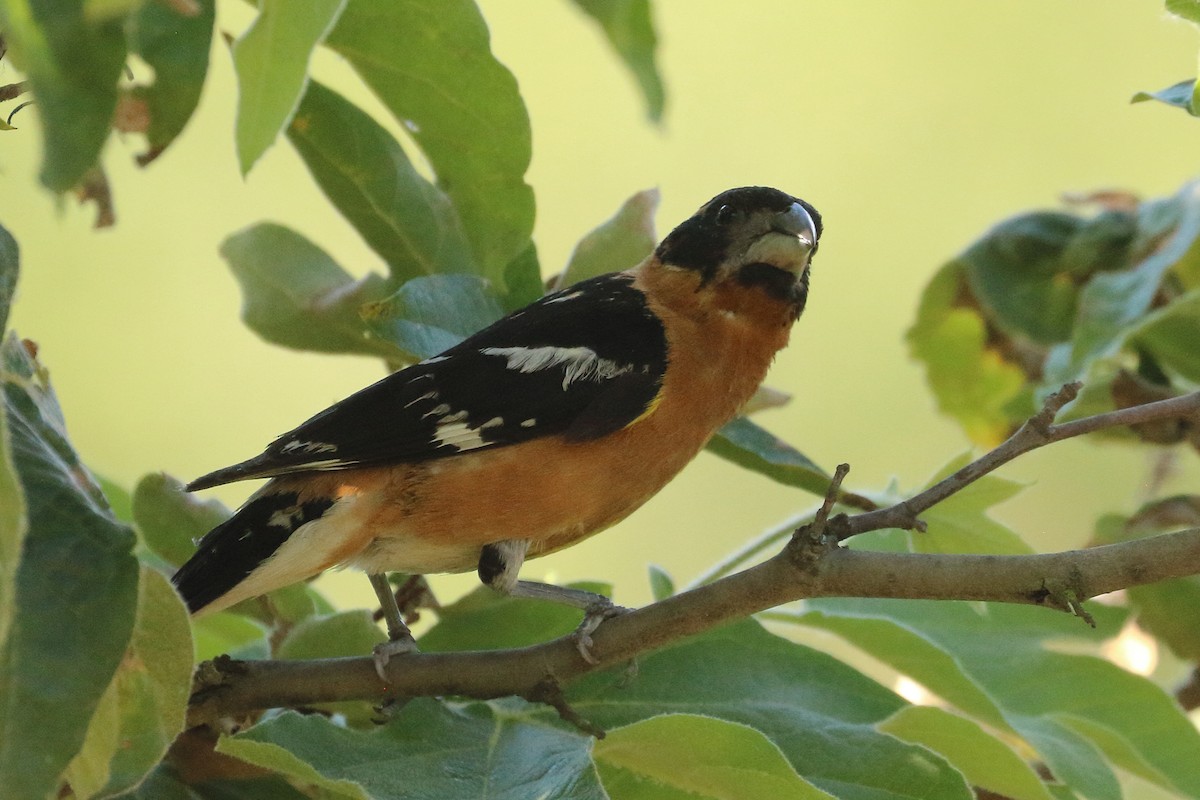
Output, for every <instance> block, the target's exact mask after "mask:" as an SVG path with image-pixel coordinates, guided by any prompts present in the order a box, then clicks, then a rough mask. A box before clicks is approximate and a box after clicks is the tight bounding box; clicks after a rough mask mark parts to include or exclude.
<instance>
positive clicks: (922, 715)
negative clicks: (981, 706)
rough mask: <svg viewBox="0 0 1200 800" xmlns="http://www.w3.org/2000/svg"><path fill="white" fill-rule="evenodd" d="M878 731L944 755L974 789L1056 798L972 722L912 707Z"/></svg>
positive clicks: (1022, 799) (1021, 799) (1019, 797)
mask: <svg viewBox="0 0 1200 800" xmlns="http://www.w3.org/2000/svg"><path fill="white" fill-rule="evenodd" d="M879 729H880V730H881V731H884V732H885V733H890V734H892V735H893V736H895V737H897V738H899V739H903V740H904V741H906V742H912V743H913V744H919V745H923V746H924V747H928V748H929V749H930V750H932V751H934V752H935V753H939V754H941V755H942V756H944V757H945V758H946V760H947V761H949V762H950V763H951V764H953V765H954V766H955V767H957V768H958V769H959V770H960V771H961V772H962V773H963V775H964V776H966V779H967V780H968V781H970V783H971V785H972V786H978V787H980V788H983V789H988V790H990V791H992V792H995V793H996V794H998V795H1003V796H1004V797H1009V798H1012V800H1053V797H1052V795H1051V794H1050V792H1049V790H1048V789H1047V788H1046V784H1044V783H1042V780H1041V778H1039V777H1038V774H1037V773H1036V772H1035V771H1034V770H1033V768H1032V767H1031V766H1030V765H1029V764H1027V763H1026V762H1025V760H1024V759H1023V758H1021V756H1019V755H1018V754H1017V753H1016V752H1015V751H1014V750H1013V749H1012V747H1010V746H1009V745H1008V744H1006V743H1005V742H1003V741H1002V740H1000V739H998V738H997V737H995V736H993V735H991V734H990V733H988V732H987V731H985V730H984V729H983V728H982V727H980V726H979V724H978V723H977V722H974V721H973V720H969V719H966V718H965V717H960V716H958V715H957V714H953V713H951V712H949V711H945V710H943V709H940V708H936V707H933V706H908V707H907V708H902V709H900V710H899V711H897V712H896V714H895V715H893V716H892V717H891V718H889V719H887V720H885V721H884V722H883V723H882V724H881V725H880V726H879Z"/></svg>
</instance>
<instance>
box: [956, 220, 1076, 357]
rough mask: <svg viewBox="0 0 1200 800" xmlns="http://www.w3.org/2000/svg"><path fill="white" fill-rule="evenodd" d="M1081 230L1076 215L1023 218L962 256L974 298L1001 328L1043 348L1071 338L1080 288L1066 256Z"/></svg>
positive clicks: (994, 232) (998, 229) (1007, 222)
mask: <svg viewBox="0 0 1200 800" xmlns="http://www.w3.org/2000/svg"><path fill="white" fill-rule="evenodd" d="M1082 227H1083V220H1081V219H1080V218H1079V217H1076V216H1073V215H1071V214H1063V213H1059V212H1037V213H1032V214H1022V215H1021V216H1019V217H1014V218H1012V219H1009V220H1005V221H1004V222H1001V223H1000V224H999V225H997V226H995V227H994V228H992V229H991V230H990V231H988V232H987V234H985V235H984V237H983V238H982V239H980V240H979V241H978V242H976V243H975V244H973V245H971V246H970V247H968V248H967V250H966V252H964V253H963V254H962V255H961V256H959V258H958V261H959V263H960V264H961V265H962V269H963V274H964V275H965V276H966V279H967V283H968V284H969V285H970V287H971V291H972V293H973V294H974V295H975V297H976V298H977V299H978V300H979V302H981V303H982V304H983V305H984V307H985V308H986V309H987V310H988V316H989V317H990V318H991V319H992V320H993V321H994V322H995V323H996V324H997V325H998V326H999V327H1001V328H1003V329H1004V330H1005V331H1007V332H1008V333H1010V334H1017V335H1021V336H1025V337H1028V338H1029V339H1032V340H1033V341H1035V342H1039V343H1041V344H1052V343H1054V342H1061V341H1064V340H1066V339H1067V338H1069V337H1070V335H1071V321H1072V320H1073V319H1074V318H1075V304H1076V302H1077V298H1078V289H1077V288H1076V286H1075V284H1074V282H1073V281H1072V280H1071V279H1070V275H1069V274H1068V273H1067V271H1066V270H1065V269H1064V265H1063V264H1062V257H1063V253H1064V251H1065V250H1066V247H1067V245H1068V243H1069V242H1070V240H1071V238H1072V237H1074V236H1075V235H1076V234H1077V233H1078V232H1079V231H1080V229H1081V228H1082Z"/></svg>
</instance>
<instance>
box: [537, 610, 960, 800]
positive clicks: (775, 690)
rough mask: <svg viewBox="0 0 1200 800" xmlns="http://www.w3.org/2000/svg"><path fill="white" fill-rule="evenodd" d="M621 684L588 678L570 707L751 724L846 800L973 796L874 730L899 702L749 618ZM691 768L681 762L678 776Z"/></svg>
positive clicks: (642, 661) (587, 712) (600, 719)
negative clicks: (665, 714) (666, 714)
mask: <svg viewBox="0 0 1200 800" xmlns="http://www.w3.org/2000/svg"><path fill="white" fill-rule="evenodd" d="M617 680H618V677H617V676H614V675H612V674H592V675H588V676H586V677H584V678H582V679H581V680H580V681H578V682H576V683H573V684H571V686H569V687H568V690H567V701H568V702H569V703H570V704H571V707H572V708H573V709H575V711H577V712H578V713H579V714H581V715H582V716H583V717H585V718H586V719H588V720H589V721H591V722H593V723H595V724H598V725H600V726H602V727H604V728H606V729H613V728H617V727H620V726H624V725H630V724H632V723H635V722H639V721H641V720H645V719H649V718H651V717H657V716H659V715H661V714H664V713H674V714H698V715H703V716H707V717H713V718H716V719H722V720H725V721H727V722H733V723H740V724H742V725H747V726H750V727H751V728H753V729H755V730H758V731H761V732H762V733H763V734H764V735H765V736H766V737H767V738H768V739H769V740H770V741H771V742H773V743H774V744H775V745H776V746H777V747H779V749H780V750H781V751H782V753H783V754H784V756H785V757H786V758H787V760H788V762H789V763H790V764H791V766H792V768H793V769H794V770H796V772H798V773H799V774H800V775H801V776H802V777H803V778H804V779H805V780H807V781H808V782H809V783H811V784H813V785H815V786H816V787H818V788H820V789H821V790H823V791H825V792H828V793H829V794H832V795H834V796H835V797H838V798H843V799H844V800H885V799H891V798H911V799H913V800H915V799H916V798H922V800H935V798H962V799H963V800H967V798H970V797H971V792H970V790H969V788H968V787H967V786H966V784H965V783H964V782H963V779H962V777H961V776H960V775H959V774H958V773H957V772H956V771H955V770H954V769H952V768H951V767H950V766H949V765H948V764H947V763H946V762H945V761H943V760H942V759H941V758H940V757H939V756H936V755H934V754H932V753H930V752H929V751H927V750H925V749H924V748H922V747H917V746H914V745H909V744H906V743H903V742H900V741H899V740H897V739H895V738H894V737H892V736H890V735H887V734H883V733H880V732H879V731H878V730H877V729H876V726H877V725H878V724H879V723H881V722H883V721H884V720H885V719H887V718H889V717H891V716H892V715H893V714H895V713H896V712H897V711H898V710H899V709H900V708H902V707H903V706H904V705H905V703H904V701H903V700H901V699H900V698H899V697H897V696H896V695H895V694H893V693H892V692H890V691H889V690H887V689H885V688H883V687H882V686H880V685H879V684H877V683H875V682H874V681H872V680H870V679H868V678H866V677H865V676H863V675H862V674H860V673H858V672H856V671H855V670H854V669H853V668H851V667H849V666H847V665H846V664H845V663H843V662H841V661H838V660H836V659H834V658H832V657H831V656H828V655H825V654H824V653H820V652H817V651H816V650H812V649H810V648H808V647H804V646H802V645H798V644H794V643H792V642H788V641H786V640H785V639H782V638H780V637H778V636H774V635H772V634H770V633H768V632H766V631H765V630H763V628H762V627H761V626H760V625H759V624H758V623H756V622H754V621H751V620H745V621H742V622H737V623H734V624H732V625H728V626H725V627H723V628H719V629H717V630H715V631H711V632H709V633H706V634H703V635H701V636H698V637H695V638H692V639H688V640H686V641H685V642H683V643H680V644H678V645H674V646H672V647H669V648H666V649H664V650H660V651H657V652H654V653H651V654H650V655H647V656H645V657H643V658H639V660H638V675H637V678H636V680H634V681H632V682H631V683H629V684H628V685H622V686H616V685H614V684H615V683H616V682H617ZM538 713H540V714H542V715H547V714H551V713H552V712H547V711H540V712H538ZM693 766H694V764H693V763H692V762H690V761H685V762H682V763H680V764H679V770H680V771H681V772H686V771H687V770H690V769H692V768H693Z"/></svg>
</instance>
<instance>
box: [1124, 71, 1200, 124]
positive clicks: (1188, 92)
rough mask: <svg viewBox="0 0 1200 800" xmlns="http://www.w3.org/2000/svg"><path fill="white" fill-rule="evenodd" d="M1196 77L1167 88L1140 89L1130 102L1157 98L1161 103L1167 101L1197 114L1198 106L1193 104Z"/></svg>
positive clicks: (1142, 101)
mask: <svg viewBox="0 0 1200 800" xmlns="http://www.w3.org/2000/svg"><path fill="white" fill-rule="evenodd" d="M1195 84H1196V79H1195V78H1188V79H1187V80H1181V82H1180V83H1176V84H1171V85H1170V86H1168V88H1166V89H1159V90H1158V91H1139V92H1138V94H1135V95H1134V96H1133V97H1132V98H1130V100H1129V102H1130V103H1144V102H1146V101H1147V100H1157V101H1158V102H1160V103H1166V104H1168V106H1174V107H1175V108H1182V109H1183V110H1186V112H1187V113H1188V114H1192V115H1193V116H1196V107H1195V106H1193V104H1192V94H1193V91H1194V88H1195Z"/></svg>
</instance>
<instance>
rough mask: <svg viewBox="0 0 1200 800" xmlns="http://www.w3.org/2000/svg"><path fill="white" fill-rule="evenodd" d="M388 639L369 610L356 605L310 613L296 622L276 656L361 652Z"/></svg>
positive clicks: (342, 654)
mask: <svg viewBox="0 0 1200 800" xmlns="http://www.w3.org/2000/svg"><path fill="white" fill-rule="evenodd" d="M386 639H387V637H386V636H384V634H383V631H382V630H380V628H379V626H378V625H377V624H376V623H375V622H374V621H373V620H372V619H371V612H369V611H366V610H363V609H359V610H356V611H341V612H338V613H336V614H329V615H325V616H319V617H309V618H308V619H305V620H303V621H302V622H300V624H298V625H296V626H295V627H294V628H292V629H291V630H290V631H288V634H287V636H286V637H285V638H284V640H283V641H282V642H281V643H280V645H279V648H278V649H277V650H276V652H275V657H276V658H291V659H303V658H339V657H342V656H361V655H366V654H368V653H370V652H371V649H372V648H373V647H375V645H377V644H379V643H380V642H383V641H385V640H386Z"/></svg>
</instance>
